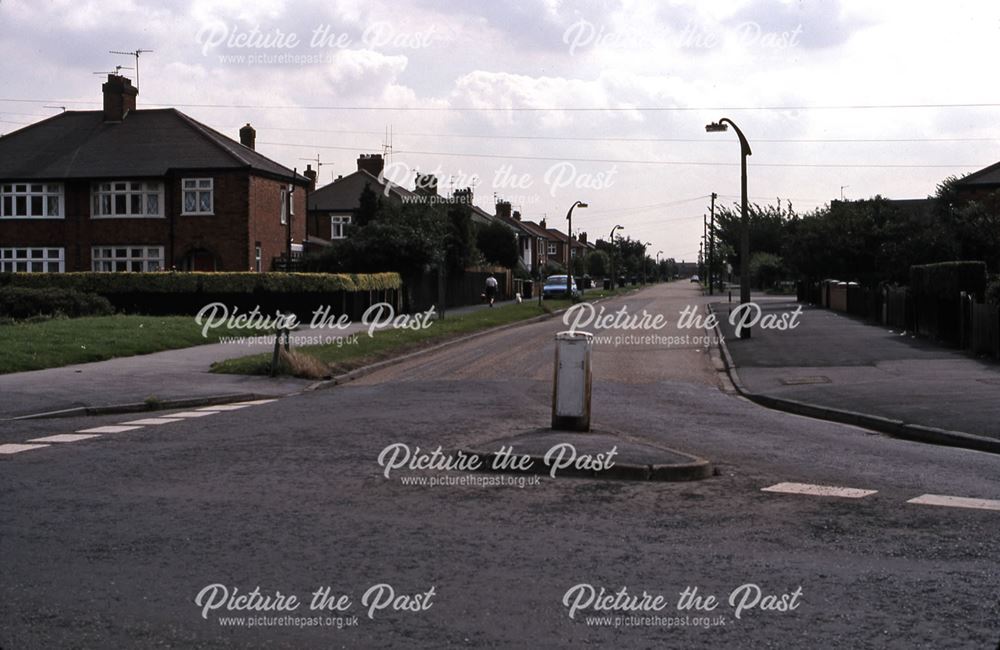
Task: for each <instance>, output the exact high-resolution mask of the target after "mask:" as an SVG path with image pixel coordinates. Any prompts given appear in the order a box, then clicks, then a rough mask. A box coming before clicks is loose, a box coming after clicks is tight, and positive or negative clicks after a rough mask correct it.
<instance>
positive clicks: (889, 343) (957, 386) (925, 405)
mask: <svg viewBox="0 0 1000 650" xmlns="http://www.w3.org/2000/svg"><path fill="white" fill-rule="evenodd" d="M753 300H754V301H755V302H757V303H758V304H759V305H761V309H762V312H763V313H764V314H765V315H766V314H780V313H789V312H791V311H793V310H795V309H796V308H798V307H799V306H800V305H799V304H798V303H796V302H795V299H794V298H789V297H774V296H757V295H755V296H753ZM733 305H735V303H733ZM731 306H732V305H730V304H729V303H727V302H716V303H713V304H712V308H713V310H714V311H715V312H716V313H717V314H718V315H719V321H720V327H721V330H722V333H723V336H724V338H725V346H726V348H727V349H728V352H729V355H730V357H731V359H732V362H733V364H734V365H735V371H736V374H737V376H738V381H739V382H740V383H741V384H742V387H743V388H744V390H745V391H747V392H748V393H752V394H753V395H755V396H761V397H764V398H771V399H772V403H771V404H769V405H774V406H777V407H779V408H781V403H780V402H778V401H776V400H784V401H791V402H794V403H795V404H800V405H805V406H804V407H803V408H800V409H799V410H801V411H802V412H803V413H805V414H809V415H814V416H819V417H824V410H826V411H827V414H833V415H836V412H837V411H839V412H849V413H853V414H857V415H860V416H869V417H868V418H867V419H866V418H864V417H860V418H855V423H857V424H861V425H863V426H871V427H872V428H876V429H879V430H888V431H887V432H889V433H893V431H892V429H899V430H900V431H901V432H902V433H904V434H905V433H907V432H911V433H914V434H916V435H918V436H919V435H920V434H921V433H923V434H926V435H927V436H928V437H929V439H933V438H934V436H935V435H936V436H937V437H938V438H939V439H938V440H936V441H938V442H944V443H945V444H956V443H958V442H961V439H962V435H961V434H967V435H968V436H974V437H970V438H969V440H971V441H973V442H975V441H976V440H977V438H985V439H986V440H979V441H978V442H979V443H982V445H983V447H984V448H985V447H987V446H992V447H994V448H995V449H994V450H996V449H1000V446H997V445H992V441H995V440H1000V363H997V362H995V361H992V360H984V359H976V358H973V357H971V356H969V355H967V354H965V353H963V352H960V351H957V350H953V349H949V348H945V347H941V346H938V345H935V344H933V343H930V342H928V341H926V340H923V339H920V338H917V337H915V336H912V335H910V334H908V333H905V332H901V331H899V330H894V329H892V328H889V327H887V326H883V325H877V324H873V323H870V322H867V321H864V320H862V319H859V318H855V317H851V316H847V315H845V314H842V313H839V312H834V311H831V310H829V309H823V308H819V307H815V306H811V305H801V307H802V314H801V316H800V317H799V319H798V320H799V322H800V325H799V326H798V327H796V328H795V329H792V330H785V331H780V330H773V329H771V330H765V329H762V328H760V327H755V328H753V331H752V335H751V338H749V339H739V338H737V337H736V335H735V332H734V328H733V325H732V323H730V322H729V317H728V315H729V309H730V307H731ZM808 407H816V408H814V409H809V408H808ZM834 419H836V418H834ZM900 427H902V429H900ZM949 432H950V433H954V434H958V436H957V437H956V438H954V440H953V441H952V442H950V443H949V441H948V436H947V434H948V433H949Z"/></svg>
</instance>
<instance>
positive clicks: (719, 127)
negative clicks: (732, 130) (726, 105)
mask: <svg viewBox="0 0 1000 650" xmlns="http://www.w3.org/2000/svg"><path fill="white" fill-rule="evenodd" d="M728 130H729V125H728V124H723V123H722V122H712V123H711V124H706V125H705V131H707V132H708V133H720V132H725V131H728Z"/></svg>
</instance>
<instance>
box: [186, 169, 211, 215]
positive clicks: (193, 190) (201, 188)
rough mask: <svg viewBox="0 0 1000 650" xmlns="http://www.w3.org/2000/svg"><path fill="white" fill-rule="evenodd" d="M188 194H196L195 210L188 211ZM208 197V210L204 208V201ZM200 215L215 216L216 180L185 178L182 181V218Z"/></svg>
mask: <svg viewBox="0 0 1000 650" xmlns="http://www.w3.org/2000/svg"><path fill="white" fill-rule="evenodd" d="M188 194H194V210H188V208H187V205H188V202H187V198H188ZM206 194H207V195H208V209H207V210H206V209H204V208H202V199H203V197H204V195H206ZM191 214H200V215H208V216H212V215H214V214H215V179H214V178H183V179H181V216H186V215H191Z"/></svg>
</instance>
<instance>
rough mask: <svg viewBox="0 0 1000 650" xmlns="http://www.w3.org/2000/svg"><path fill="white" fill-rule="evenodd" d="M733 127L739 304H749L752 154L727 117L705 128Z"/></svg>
mask: <svg viewBox="0 0 1000 650" xmlns="http://www.w3.org/2000/svg"><path fill="white" fill-rule="evenodd" d="M730 126H731V127H733V130H734V131H736V135H737V137H739V139H740V198H741V206H740V207H741V218H740V221H741V223H742V226H743V232H742V233H741V234H740V304H741V305H742V304H745V303H748V302H750V215H749V213H748V211H747V156H750V155H752V154H753V152H752V151H750V143H749V142H747V139H746V136H744V135H743V131H740V127H738V126H736V123H735V122H733V121H732V120H731V119H729V118H728V117H724V118H722V119H721V120H719V121H718V122H712V123H711V124H708V125H706V126H705V130H706V131H707V132H709V133H715V132H719V131H726V130H728V128H729V127H730ZM740 338H742V339H748V338H750V328H749V327H744V328H742V329H741V330H740Z"/></svg>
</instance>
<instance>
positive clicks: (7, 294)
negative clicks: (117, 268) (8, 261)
mask: <svg viewBox="0 0 1000 650" xmlns="http://www.w3.org/2000/svg"><path fill="white" fill-rule="evenodd" d="M46 275H47V274H46ZM113 311H114V310H113V309H112V308H111V303H110V302H109V301H108V299H107V298H104V297H102V296H99V295H97V294H94V293H85V292H82V291H77V290H75V289H34V288H30V287H4V286H0V316H4V317H7V318H14V319H24V318H32V317H37V316H69V317H71V318H76V317H78V316H107V315H108V314H111V313H112V312H113Z"/></svg>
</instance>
